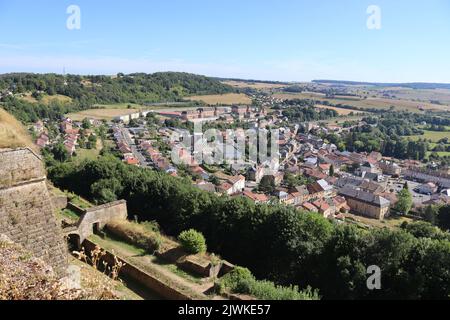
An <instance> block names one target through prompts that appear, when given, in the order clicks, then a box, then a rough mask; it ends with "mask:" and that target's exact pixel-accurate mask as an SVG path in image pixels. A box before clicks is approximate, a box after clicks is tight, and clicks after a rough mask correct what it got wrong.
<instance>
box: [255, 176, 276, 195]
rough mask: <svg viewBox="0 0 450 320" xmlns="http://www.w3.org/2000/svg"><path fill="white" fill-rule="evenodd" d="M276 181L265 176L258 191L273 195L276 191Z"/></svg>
mask: <svg viewBox="0 0 450 320" xmlns="http://www.w3.org/2000/svg"><path fill="white" fill-rule="evenodd" d="M275 188H276V186H275V181H274V180H273V178H272V177H270V176H264V177H263V178H262V179H261V181H260V183H259V186H258V189H259V190H260V191H262V192H267V193H272V192H274V191H275Z"/></svg>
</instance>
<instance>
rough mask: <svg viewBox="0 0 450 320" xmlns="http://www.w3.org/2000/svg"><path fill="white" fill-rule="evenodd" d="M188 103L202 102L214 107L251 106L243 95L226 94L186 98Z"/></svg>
mask: <svg viewBox="0 0 450 320" xmlns="http://www.w3.org/2000/svg"><path fill="white" fill-rule="evenodd" d="M185 99H186V100H190V101H203V102H204V103H206V104H210V105H216V104H224V105H232V104H251V103H252V100H251V99H250V98H249V97H248V96H247V95H246V94H243V93H227V94H213V95H205V96H192V97H186V98H185Z"/></svg>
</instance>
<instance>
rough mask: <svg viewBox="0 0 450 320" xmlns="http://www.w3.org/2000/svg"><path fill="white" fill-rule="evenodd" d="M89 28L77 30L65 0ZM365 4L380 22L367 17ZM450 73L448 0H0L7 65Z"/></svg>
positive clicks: (369, 77)
mask: <svg viewBox="0 0 450 320" xmlns="http://www.w3.org/2000/svg"><path fill="white" fill-rule="evenodd" d="M72 4H75V5H78V6H79V7H80V9H81V29H80V30H69V29H67V28H66V20H67V18H68V17H69V15H68V14H67V13H66V9H67V7H68V6H69V5H72ZM369 5H377V6H379V8H380V9H381V29H380V30H370V29H368V28H367V26H366V21H367V19H368V18H369V15H368V14H367V12H366V10H367V8H368V6H369ZM64 67H65V68H66V71H67V72H68V73H81V74H115V73H117V72H126V73H128V72H155V71H187V72H193V73H199V74H205V75H210V76H221V77H236V78H247V79H265V80H284V81H309V80H313V79H342V80H359V81H383V82H414V81H423V82H447V83H449V82H450V1H448V0H427V1H420V0H395V1H394V0H370V1H366V0H339V1H336V0H317V1H313V0H277V1H275V0H273V1H272V0H271V1H268V0H227V1H225V0H159V1H156V0H146V1H144V0H142V1H139V0H127V1H107V0H90V1H87V0H71V1H61V0H34V1H31V0H29V1H25V0H0V73H4V72H12V71H31V72H56V73H62V71H63V68H64Z"/></svg>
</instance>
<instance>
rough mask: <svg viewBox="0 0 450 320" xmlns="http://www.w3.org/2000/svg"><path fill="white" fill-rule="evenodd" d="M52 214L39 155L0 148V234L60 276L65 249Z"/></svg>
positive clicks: (63, 265)
mask: <svg viewBox="0 0 450 320" xmlns="http://www.w3.org/2000/svg"><path fill="white" fill-rule="evenodd" d="M54 211H55V210H54V208H53V205H52V202H51V198H50V195H49V192H48V190H47V186H46V174H45V169H44V167H43V165H42V161H41V158H40V157H39V155H37V154H35V153H34V152H33V151H32V150H31V149H28V148H24V149H15V150H11V149H0V234H5V235H6V236H8V237H9V238H10V239H11V240H12V241H14V242H16V243H19V244H21V245H22V246H23V247H24V248H26V249H28V250H29V251H30V252H32V253H33V254H34V256H35V257H36V258H41V259H43V260H44V261H45V262H47V263H48V264H49V265H51V266H52V267H53V268H54V270H55V271H56V272H57V273H58V274H60V275H62V274H63V273H64V271H65V269H66V264H67V248H66V243H65V240H64V238H63V235H62V231H61V228H60V226H59V225H58V223H57V219H56V217H55V212H54Z"/></svg>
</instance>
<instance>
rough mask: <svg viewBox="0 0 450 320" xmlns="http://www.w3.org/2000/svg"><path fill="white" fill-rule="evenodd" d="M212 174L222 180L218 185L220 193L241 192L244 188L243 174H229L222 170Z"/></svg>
mask: <svg viewBox="0 0 450 320" xmlns="http://www.w3.org/2000/svg"><path fill="white" fill-rule="evenodd" d="M214 175H215V176H216V177H217V178H218V179H219V180H220V181H221V182H222V183H221V184H220V185H219V187H218V189H219V190H220V191H221V192H222V193H226V194H228V195H232V194H236V193H241V192H242V191H243V190H244V188H245V177H244V176H243V175H237V176H229V175H226V174H224V173H222V172H216V173H215V174H214Z"/></svg>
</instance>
